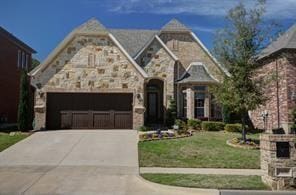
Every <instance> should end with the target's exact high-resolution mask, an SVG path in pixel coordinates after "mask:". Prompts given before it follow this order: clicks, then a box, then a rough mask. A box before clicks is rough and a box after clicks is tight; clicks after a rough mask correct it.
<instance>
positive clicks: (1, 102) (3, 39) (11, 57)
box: [0, 27, 36, 124]
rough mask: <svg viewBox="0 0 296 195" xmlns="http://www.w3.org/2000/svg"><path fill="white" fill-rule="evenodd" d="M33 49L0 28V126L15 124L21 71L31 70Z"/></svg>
mask: <svg viewBox="0 0 296 195" xmlns="http://www.w3.org/2000/svg"><path fill="white" fill-rule="evenodd" d="M32 53H36V52H35V51H34V49H32V48H31V47H29V46H28V45H26V44H25V43H24V42H22V41H21V40H19V39H18V38H16V37H15V36H14V35H12V34H11V33H9V32H8V31H6V30H5V29H4V28H2V27H0V54H1V55H0V91H1V92H2V93H1V95H0V124H1V123H6V124H7V123H9V124H11V123H16V122H17V110H18V102H19V93H20V92H19V90H20V73H21V70H29V69H30V68H31V62H32V60H31V59H32Z"/></svg>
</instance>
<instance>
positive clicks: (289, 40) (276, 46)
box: [258, 24, 296, 59]
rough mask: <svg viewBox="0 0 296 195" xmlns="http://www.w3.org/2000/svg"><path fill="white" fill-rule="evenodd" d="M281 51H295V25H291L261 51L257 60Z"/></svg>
mask: <svg viewBox="0 0 296 195" xmlns="http://www.w3.org/2000/svg"><path fill="white" fill-rule="evenodd" d="M282 49H296V24H294V25H292V26H291V27H290V28H289V29H288V30H287V31H286V32H285V33H284V34H283V35H281V36H279V37H278V38H277V39H276V40H275V41H273V42H272V43H271V44H269V45H268V46H267V47H266V48H265V49H263V50H262V51H261V52H260V54H259V56H258V59H262V58H265V57H268V56H269V55H271V54H273V53H275V52H277V51H280V50H282Z"/></svg>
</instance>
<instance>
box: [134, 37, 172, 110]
mask: <svg viewBox="0 0 296 195" xmlns="http://www.w3.org/2000/svg"><path fill="white" fill-rule="evenodd" d="M137 62H138V64H140V65H141V67H143V69H144V70H145V71H146V72H147V74H148V76H149V77H150V78H158V79H161V80H163V81H164V85H165V86H164V93H165V94H166V95H165V96H164V101H163V102H164V104H165V105H164V106H165V107H167V104H166V102H169V100H170V99H171V98H172V97H174V91H175V90H174V84H175V79H176V78H175V75H174V73H175V63H176V62H175V60H174V59H173V58H172V57H171V56H170V55H169V54H168V52H167V51H166V50H165V49H164V48H163V46H162V45H161V44H160V43H159V42H158V41H157V40H156V39H154V40H153V41H152V43H151V44H150V45H149V46H148V47H147V48H146V49H145V51H144V52H143V53H142V54H141V55H140V56H139V57H138V58H137Z"/></svg>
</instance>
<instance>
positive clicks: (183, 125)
mask: <svg viewBox="0 0 296 195" xmlns="http://www.w3.org/2000/svg"><path fill="white" fill-rule="evenodd" d="M175 125H178V126H179V129H178V131H177V133H178V134H183V133H186V132H187V130H188V125H187V123H186V122H185V121H182V120H180V119H176V120H175Z"/></svg>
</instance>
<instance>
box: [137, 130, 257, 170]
mask: <svg viewBox="0 0 296 195" xmlns="http://www.w3.org/2000/svg"><path fill="white" fill-rule="evenodd" d="M240 136H241V135H240V134H239V133H224V132H222V131H220V132H207V131H201V132H197V133H196V134H195V135H193V136H192V137H188V138H182V139H174V140H161V141H148V142H139V160H140V166H141V167H191V168H236V169H259V168H260V151H259V150H251V149H240V148H233V147H231V146H228V145H227V144H226V140H228V139H231V138H233V137H240ZM248 137H249V138H253V139H258V137H259V135H258V134H253V135H248Z"/></svg>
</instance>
